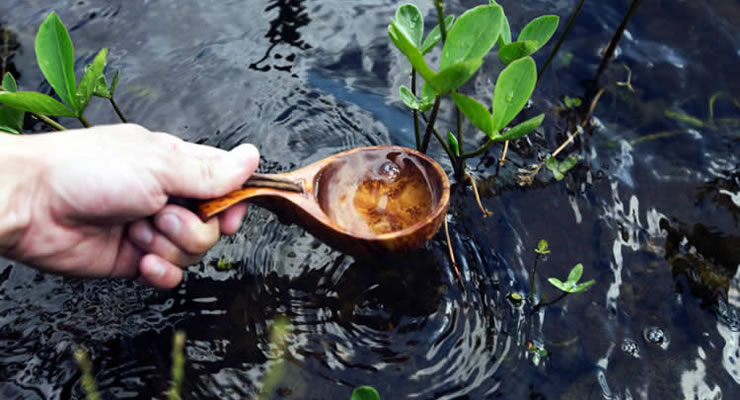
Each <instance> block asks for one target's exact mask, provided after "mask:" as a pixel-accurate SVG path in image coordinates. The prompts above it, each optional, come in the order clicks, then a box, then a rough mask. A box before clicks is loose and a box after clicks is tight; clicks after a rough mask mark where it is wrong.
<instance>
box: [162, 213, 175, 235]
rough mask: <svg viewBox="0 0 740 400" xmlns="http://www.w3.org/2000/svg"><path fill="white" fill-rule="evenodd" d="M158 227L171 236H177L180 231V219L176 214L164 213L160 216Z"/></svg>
mask: <svg viewBox="0 0 740 400" xmlns="http://www.w3.org/2000/svg"><path fill="white" fill-rule="evenodd" d="M157 227H158V228H159V229H161V230H162V232H164V233H166V234H167V235H170V236H176V235H177V234H178V233H179V232H180V219H179V218H177V216H176V215H174V214H164V215H162V216H161V217H159V221H157Z"/></svg>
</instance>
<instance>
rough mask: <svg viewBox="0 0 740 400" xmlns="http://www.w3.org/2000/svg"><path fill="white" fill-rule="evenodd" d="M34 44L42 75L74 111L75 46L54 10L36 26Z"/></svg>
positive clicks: (75, 86) (75, 84) (75, 85)
mask: <svg viewBox="0 0 740 400" xmlns="http://www.w3.org/2000/svg"><path fill="white" fill-rule="evenodd" d="M35 47H36V61H37V62H38V64H39V68H40V69H41V72H42V73H43V74H44V77H45V78H46V80H47V81H49V84H50V85H51V87H52V88H54V91H55V92H56V94H57V95H58V96H59V98H60V99H62V102H63V103H65V104H66V105H67V106H69V107H70V108H72V109H74V110H75V111H76V110H77V109H76V105H77V103H76V102H75V92H76V88H77V83H76V81H75V73H74V56H75V55H74V47H73V46H72V40H71V39H70V38H69V33H68V32H67V28H65V27H64V24H62V20H60V19H59V16H57V14H56V13H54V12H52V13H51V14H49V16H48V17H47V18H46V20H45V21H44V22H43V23H42V24H41V26H40V27H39V32H38V34H37V35H36V43H35Z"/></svg>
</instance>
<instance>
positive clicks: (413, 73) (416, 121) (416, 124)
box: [411, 68, 421, 150]
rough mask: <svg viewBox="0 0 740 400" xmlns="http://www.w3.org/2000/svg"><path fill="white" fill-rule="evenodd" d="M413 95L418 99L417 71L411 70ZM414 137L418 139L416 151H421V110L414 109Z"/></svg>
mask: <svg viewBox="0 0 740 400" xmlns="http://www.w3.org/2000/svg"><path fill="white" fill-rule="evenodd" d="M411 93H412V94H413V95H414V97H416V70H415V69H413V68H411ZM413 114H414V137H415V138H416V150H420V149H421V131H420V130H419V110H416V109H414V110H413Z"/></svg>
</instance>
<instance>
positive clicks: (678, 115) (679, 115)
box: [664, 110, 704, 128]
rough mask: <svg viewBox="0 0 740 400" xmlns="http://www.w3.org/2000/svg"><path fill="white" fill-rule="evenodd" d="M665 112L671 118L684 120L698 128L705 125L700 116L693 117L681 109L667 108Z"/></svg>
mask: <svg viewBox="0 0 740 400" xmlns="http://www.w3.org/2000/svg"><path fill="white" fill-rule="evenodd" d="M664 114H665V116H666V117H668V118H670V119H674V120H676V121H679V122H683V123H685V124H688V125H691V126H694V127H696V128H702V127H704V123H703V122H702V121H701V120H700V119H699V118H696V117H693V116H691V115H689V114H686V113H685V112H683V111H680V110H665V111H664Z"/></svg>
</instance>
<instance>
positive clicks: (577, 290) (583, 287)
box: [572, 279, 596, 293]
mask: <svg viewBox="0 0 740 400" xmlns="http://www.w3.org/2000/svg"><path fill="white" fill-rule="evenodd" d="M594 283H596V281H595V280H593V279H591V280H590V281H586V282H583V283H579V284H578V285H576V287H574V288H573V292H572V293H582V292H585V291H586V290H588V289H590V288H591V286H593V285H594Z"/></svg>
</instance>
